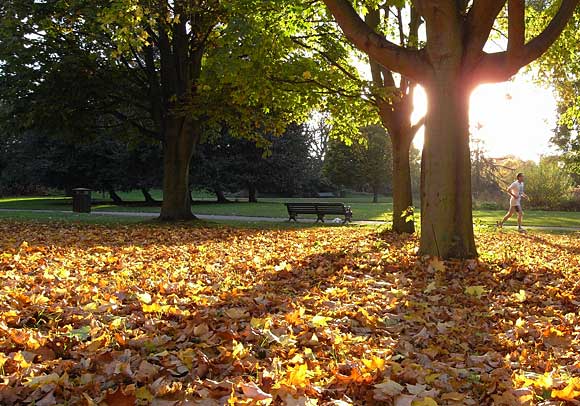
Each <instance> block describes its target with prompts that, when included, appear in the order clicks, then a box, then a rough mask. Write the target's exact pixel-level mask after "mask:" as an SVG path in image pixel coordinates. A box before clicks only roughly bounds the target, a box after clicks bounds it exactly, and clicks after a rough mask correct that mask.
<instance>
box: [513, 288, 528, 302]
mask: <svg viewBox="0 0 580 406" xmlns="http://www.w3.org/2000/svg"><path fill="white" fill-rule="evenodd" d="M514 297H515V298H516V300H517V301H518V302H525V301H526V299H527V298H528V296H527V295H526V291H525V290H523V289H520V291H519V292H518V293H514Z"/></svg>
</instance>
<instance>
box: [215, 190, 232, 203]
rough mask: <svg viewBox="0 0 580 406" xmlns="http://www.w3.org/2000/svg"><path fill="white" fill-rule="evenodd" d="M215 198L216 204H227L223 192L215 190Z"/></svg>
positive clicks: (227, 201)
mask: <svg viewBox="0 0 580 406" xmlns="http://www.w3.org/2000/svg"><path fill="white" fill-rule="evenodd" d="M215 196H216V198H217V202H218V203H229V202H230V201H229V200H228V199H227V198H226V195H225V194H224V191H223V190H215Z"/></svg>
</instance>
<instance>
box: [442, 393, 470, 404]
mask: <svg viewBox="0 0 580 406" xmlns="http://www.w3.org/2000/svg"><path fill="white" fill-rule="evenodd" d="M441 399H442V400H453V401H455V402H459V401H462V400H463V399H465V395H464V394H463V393H459V392H448V393H444V394H443V395H441Z"/></svg>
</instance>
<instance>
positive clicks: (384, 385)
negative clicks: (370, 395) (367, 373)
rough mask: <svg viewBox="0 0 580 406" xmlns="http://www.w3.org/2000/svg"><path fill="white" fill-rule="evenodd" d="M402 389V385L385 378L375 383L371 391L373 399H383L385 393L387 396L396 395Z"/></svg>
mask: <svg viewBox="0 0 580 406" xmlns="http://www.w3.org/2000/svg"><path fill="white" fill-rule="evenodd" d="M403 389H404V387H403V385H401V384H399V383H398V382H395V381H392V380H390V379H389V378H386V379H385V380H384V381H383V382H381V383H378V384H376V385H375V389H374V391H373V392H374V397H375V399H377V400H385V395H386V396H388V397H393V396H397V395H398V394H400V393H401V392H402V391H403Z"/></svg>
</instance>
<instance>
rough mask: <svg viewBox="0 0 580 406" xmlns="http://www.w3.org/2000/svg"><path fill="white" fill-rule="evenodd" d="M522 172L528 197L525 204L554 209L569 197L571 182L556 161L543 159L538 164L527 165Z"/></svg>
mask: <svg viewBox="0 0 580 406" xmlns="http://www.w3.org/2000/svg"><path fill="white" fill-rule="evenodd" d="M523 172H524V174H525V177H526V179H525V188H526V194H527V195H528V196H530V201H529V203H526V204H529V205H530V206H532V207H541V208H546V209H554V208H556V207H558V206H559V205H561V204H562V202H564V201H565V200H566V199H567V198H568V197H569V196H570V192H571V187H572V180H571V178H570V175H568V174H567V173H566V172H565V171H563V170H562V165H561V164H560V163H559V162H557V161H556V160H553V159H548V158H544V159H542V160H540V163H539V164H535V163H528V165H527V166H526V167H525V168H524V170H523Z"/></svg>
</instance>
